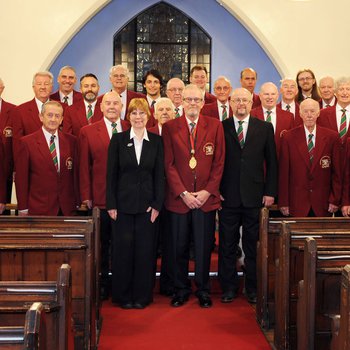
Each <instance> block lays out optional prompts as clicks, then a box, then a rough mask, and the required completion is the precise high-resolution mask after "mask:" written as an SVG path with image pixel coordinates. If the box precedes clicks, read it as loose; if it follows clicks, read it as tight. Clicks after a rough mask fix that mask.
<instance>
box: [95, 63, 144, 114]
mask: <svg viewBox="0 0 350 350" xmlns="http://www.w3.org/2000/svg"><path fill="white" fill-rule="evenodd" d="M109 80H110V82H111V84H112V90H113V91H115V92H117V93H118V94H119V95H120V97H121V99H122V104H123V108H122V111H121V114H120V119H123V120H124V119H125V118H126V114H127V111H128V107H129V103H130V101H131V100H132V99H133V98H145V97H146V96H145V95H144V94H141V93H140V92H134V91H131V90H128V82H129V69H128V68H126V67H124V66H122V65H121V64H118V65H116V66H113V67H111V69H110V70H109ZM100 98H101V97H100Z"/></svg>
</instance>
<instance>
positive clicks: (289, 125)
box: [250, 106, 294, 159]
mask: <svg viewBox="0 0 350 350" xmlns="http://www.w3.org/2000/svg"><path fill="white" fill-rule="evenodd" d="M250 114H251V115H252V116H253V117H256V118H258V119H260V120H265V118H264V112H263V109H262V107H261V106H260V107H258V108H255V109H252V110H251V112H250ZM293 127H294V115H293V113H290V112H287V111H284V110H282V109H281V108H278V107H276V130H275V143H276V153H277V158H278V159H279V153H280V148H281V138H282V135H283V134H284V133H285V132H286V131H287V130H290V129H293Z"/></svg>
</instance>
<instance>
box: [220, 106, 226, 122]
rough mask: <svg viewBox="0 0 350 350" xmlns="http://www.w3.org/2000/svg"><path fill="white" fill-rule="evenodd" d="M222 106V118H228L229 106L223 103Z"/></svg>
mask: <svg viewBox="0 0 350 350" xmlns="http://www.w3.org/2000/svg"><path fill="white" fill-rule="evenodd" d="M221 107H222V120H225V119H226V118H227V108H226V105H221Z"/></svg>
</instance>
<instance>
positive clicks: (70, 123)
mask: <svg viewBox="0 0 350 350" xmlns="http://www.w3.org/2000/svg"><path fill="white" fill-rule="evenodd" d="M102 117H103V114H102V111H101V108H100V101H99V100H97V102H96V105H95V110H94V114H93V116H92V124H93V123H96V122H97V121H99V120H101V119H102ZM85 125H88V121H87V119H86V109H85V104H84V100H80V101H78V102H77V103H74V104H73V105H71V106H69V107H67V108H66V111H65V114H64V119H63V131H64V132H66V133H68V134H72V135H74V136H79V132H80V129H81V128H82V127H83V126H85Z"/></svg>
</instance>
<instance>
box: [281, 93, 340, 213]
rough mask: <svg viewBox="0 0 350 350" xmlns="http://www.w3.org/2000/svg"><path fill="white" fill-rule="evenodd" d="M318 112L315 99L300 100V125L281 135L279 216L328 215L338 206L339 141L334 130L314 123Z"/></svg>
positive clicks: (318, 107) (318, 108) (317, 104)
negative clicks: (280, 214)
mask: <svg viewBox="0 0 350 350" xmlns="http://www.w3.org/2000/svg"><path fill="white" fill-rule="evenodd" d="M319 114H320V106H319V103H318V101H315V100H313V99H306V100H304V101H302V102H301V104H300V116H301V118H302V119H303V122H304V124H303V125H300V126H298V127H297V128H295V129H293V130H290V131H288V132H287V133H285V134H284V135H283V138H282V146H281V156H280V160H279V191H278V206H279V208H280V211H281V212H282V214H283V215H291V216H329V215H331V214H332V213H334V212H336V211H337V210H338V206H339V205H340V199H341V190H342V180H341V168H342V167H341V160H340V141H339V138H338V135H337V133H336V132H334V131H332V130H329V129H326V128H323V127H321V126H316V120H317V118H318V116H319Z"/></svg>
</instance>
